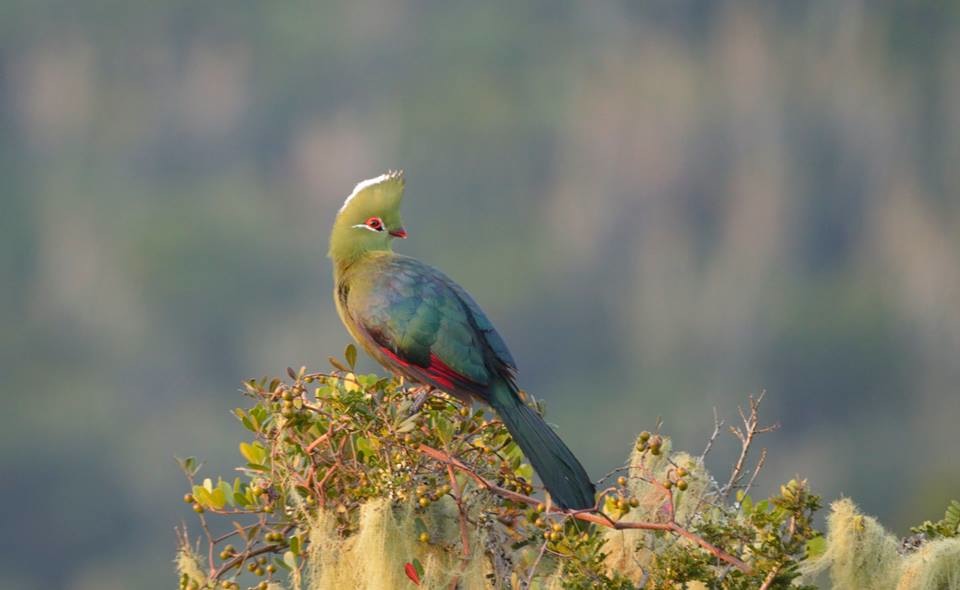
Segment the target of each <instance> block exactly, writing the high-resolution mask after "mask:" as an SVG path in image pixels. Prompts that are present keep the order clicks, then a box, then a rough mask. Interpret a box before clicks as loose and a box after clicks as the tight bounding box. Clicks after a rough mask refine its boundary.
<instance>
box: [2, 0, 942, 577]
mask: <svg viewBox="0 0 960 590" xmlns="http://www.w3.org/2000/svg"><path fill="white" fill-rule="evenodd" d="M958 12H960V10H958V5H957V4H956V3H951V2H933V1H926V0H923V1H919V2H909V3H907V2H899V3H882V4H876V3H874V4H869V5H868V4H865V3H858V2H832V1H822V2H810V3H803V4H798V3H793V2H783V3H760V2H747V1H745V2H704V1H699V0H679V1H678V0H669V1H667V0H654V1H651V2H646V3H631V2H596V3H589V4H583V3H575V2H532V3H526V4H524V5H523V6H522V7H521V6H516V5H515V3H509V2H492V3H476V2H466V1H462V2H446V3H442V4H431V3H425V2H416V1H412V0H411V1H393V0H391V1H382V2H372V3H342V4H333V3H322V2H321V3H308V2H284V3H252V2H236V1H231V2H226V1H212V2H204V3H197V2H187V1H185V0H169V1H167V2H145V1H142V0H135V1H128V2H116V1H111V0H81V1H78V2H65V1H60V0H7V1H5V2H3V3H0V401H2V403H3V412H4V414H3V415H4V418H5V420H4V428H3V429H2V431H0V448H2V449H3V453H2V454H0V470H2V473H3V474H4V476H3V477H2V478H0V500H2V502H3V505H4V506H6V507H8V510H7V511H5V512H4V524H5V527H4V531H5V533H6V534H4V535H2V537H0V587H3V588H10V589H12V590H21V589H33V588H53V587H56V588H67V589H69V590H86V589H93V588H95V589H98V590H100V589H106V590H110V589H113V588H118V589H126V588H131V587H136V588H143V589H145V590H150V589H152V588H167V587H170V584H172V583H174V582H173V579H172V576H171V573H170V571H171V568H170V562H169V556H170V555H171V547H172V546H173V544H174V535H173V532H172V531H171V529H170V527H171V523H174V522H176V521H177V518H178V516H183V517H184V518H187V517H188V516H189V514H188V512H187V510H188V509H187V508H186V507H185V506H183V505H182V504H180V503H179V502H177V501H176V499H177V498H178V497H179V495H180V493H182V491H181V487H182V482H181V480H180V478H179V476H178V470H177V467H176V465H175V464H174V462H173V460H172V459H171V457H172V456H173V455H175V454H180V455H184V454H189V453H191V452H197V451H198V450H199V449H202V450H203V452H204V456H205V458H207V459H208V460H209V462H210V466H211V470H212V471H214V472H217V471H222V470H224V469H228V468H229V466H230V465H232V464H233V459H234V455H235V446H234V440H235V438H234V432H233V431H232V428H233V424H234V420H233V418H232V417H231V416H229V414H228V412H227V409H228V408H231V407H233V405H234V401H233V398H234V396H235V392H233V391H231V390H230V389H229V387H228V388H225V387H224V384H229V383H240V382H241V380H242V379H245V378H248V377H251V376H255V375H262V374H273V373H276V372H277V371H278V369H279V368H281V367H285V366H287V365H296V366H299V365H300V364H306V365H316V364H317V362H318V361H319V360H322V359H324V358H326V356H327V355H329V354H331V353H333V352H336V351H339V350H341V349H342V346H343V343H344V341H345V339H346V334H345V333H344V332H343V330H342V328H341V327H340V326H339V324H338V321H337V319H336V316H335V312H334V310H333V306H332V304H331V303H330V299H329V292H330V289H331V285H330V280H329V277H328V271H329V269H328V266H327V263H326V261H325V260H323V258H322V256H323V252H324V251H325V241H326V233H327V229H328V227H329V225H330V223H331V220H332V217H333V215H334V213H335V211H336V209H337V207H338V206H339V204H340V202H341V201H342V199H343V198H344V197H345V195H346V194H347V193H348V192H349V190H350V188H351V187H352V186H353V184H354V183H355V182H356V181H357V180H360V179H362V178H366V177H369V176H372V175H375V174H378V173H380V172H381V171H382V170H384V169H386V168H388V167H402V168H405V169H406V170H407V174H408V193H407V194H408V198H407V202H406V204H405V216H406V219H407V225H408V229H409V230H410V233H411V239H410V240H408V241H407V242H406V243H404V244H402V246H403V251H404V252H406V253H409V254H413V255H416V256H420V257H422V258H424V259H425V260H427V261H429V262H431V263H434V264H436V265H438V266H440V267H442V268H444V269H445V270H446V271H447V272H448V273H449V274H451V275H452V276H453V277H454V278H456V279H457V280H458V281H460V282H461V283H463V284H464V285H465V286H466V287H467V288H468V289H469V290H470V291H471V293H472V294H473V295H474V296H475V297H476V298H477V299H478V300H479V301H480V302H482V304H483V306H484V307H485V309H486V310H487V311H488V313H489V315H490V316H491V317H492V318H493V319H494V320H495V321H496V323H497V325H498V327H499V329H500V331H501V332H502V333H503V334H504V336H505V338H506V339H507V341H508V342H510V345H511V348H512V350H513V352H514V355H515V356H516V357H517V358H518V361H519V363H520V367H521V376H522V382H523V384H524V386H525V387H526V388H528V389H529V390H531V391H532V392H534V393H536V394H537V395H538V396H541V397H543V398H545V399H547V400H548V401H549V415H550V416H551V420H552V421H554V422H556V423H557V424H558V425H559V426H560V431H561V434H562V435H563V437H564V438H565V439H566V440H568V441H569V442H570V444H571V446H572V447H573V448H574V449H576V450H577V452H578V454H579V455H580V456H581V458H582V459H583V460H584V462H585V463H586V464H587V465H589V466H590V469H591V472H592V473H593V474H594V475H600V474H602V473H605V472H606V471H607V470H609V469H610V468H612V467H613V466H615V465H617V464H619V463H620V462H621V461H622V459H623V457H622V453H623V449H624V448H628V446H629V445H630V442H631V441H632V438H633V436H634V435H635V434H636V432H637V430H638V424H640V423H646V424H649V423H650V422H651V421H653V420H654V418H655V416H657V415H662V416H663V417H664V420H665V423H666V425H667V428H668V429H669V431H670V432H671V434H673V435H674V436H675V439H676V441H677V445H678V447H679V448H687V449H695V448H699V447H700V445H702V444H703V442H704V438H705V436H706V434H707V433H708V432H709V431H710V429H711V427H712V415H711V410H710V408H711V407H712V406H717V407H718V408H721V409H730V408H733V407H735V405H736V404H737V403H738V402H739V401H741V400H742V399H743V397H744V395H745V394H746V393H748V392H756V391H758V390H759V389H760V388H762V387H765V388H767V389H768V390H769V392H770V393H769V396H768V398H767V400H768V401H767V404H768V405H767V407H766V408H767V409H766V416H767V417H769V418H771V419H777V420H780V421H781V422H782V423H783V429H782V430H781V431H780V433H779V434H777V435H775V436H774V437H770V439H769V441H770V442H769V444H770V445H771V446H772V447H773V448H771V454H772V456H774V457H776V458H777V461H776V462H774V463H772V464H770V465H769V466H768V467H767V469H766V471H765V474H764V477H763V478H762V481H760V482H759V486H760V491H761V492H762V491H767V492H769V491H772V490H773V486H774V483H775V482H780V481H786V480H788V479H790V478H791V477H793V475H794V474H795V473H798V472H799V473H802V474H803V475H804V476H806V477H809V478H810V480H811V481H812V482H813V483H814V485H815V487H816V489H817V490H818V491H819V492H821V493H822V494H823V495H824V497H825V498H836V497H838V496H839V495H840V494H841V492H842V493H848V494H850V495H851V496H852V497H854V498H856V500H857V502H858V504H859V505H860V506H861V507H862V508H863V509H864V511H865V512H867V513H870V514H876V515H878V516H879V517H881V519H882V521H883V522H884V523H885V524H887V525H890V526H892V527H893V528H894V529H895V530H896V531H897V532H898V533H900V534H906V533H907V532H908V531H907V526H908V525H909V524H912V523H916V522H921V521H923V520H926V519H930V520H936V519H938V518H940V516H941V515H942V514H943V507H944V506H946V505H947V503H948V501H949V500H950V499H952V498H955V497H956V493H955V490H956V489H957V487H958V485H960V479H958V478H960V475H958V473H957V471H956V469H955V464H956V456H957V439H956V435H955V424H956V422H957V419H958V415H957V411H958V410H957V404H956V399H957V385H956V384H957V383H958V382H960V368H958V364H957V363H956V353H957V350H960V305H957V302H958V301H960V199H958V198H957V195H958V194H960V190H958V188H960V176H958V174H960V168H958V167H957V166H956V162H957V161H958V157H960V106H958V105H960V70H958V61H957V60H956V59H955V58H954V57H953V56H956V55H957V52H958V51H960V36H958V27H960V18H958V17H960V14H958ZM367 366H368V367H369V365H367ZM732 452H733V449H732V448H730V447H721V448H718V449H717V453H716V454H715V455H714V460H716V461H717V462H718V464H720V465H727V464H728V463H729V461H728V460H727V459H728V458H729V455H730V453H732ZM918 458H922V460H920V459H918Z"/></svg>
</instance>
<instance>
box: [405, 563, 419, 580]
mask: <svg viewBox="0 0 960 590" xmlns="http://www.w3.org/2000/svg"><path fill="white" fill-rule="evenodd" d="M403 571H404V572H406V574H407V577H408V578H410V581H411V582H413V583H414V584H416V585H417V586H419V585H420V576H419V575H418V574H417V568H415V567H413V564H412V563H410V562H407V563H405V564H404V565H403Z"/></svg>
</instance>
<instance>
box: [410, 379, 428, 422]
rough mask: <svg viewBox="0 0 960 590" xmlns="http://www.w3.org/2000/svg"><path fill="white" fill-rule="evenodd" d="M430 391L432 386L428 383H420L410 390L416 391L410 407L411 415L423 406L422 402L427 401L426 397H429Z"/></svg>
mask: <svg viewBox="0 0 960 590" xmlns="http://www.w3.org/2000/svg"><path fill="white" fill-rule="evenodd" d="M432 391H433V387H431V386H429V385H421V386H420V387H417V388H415V389H412V390H411V393H413V392H416V397H414V398H413V405H412V406H411V407H410V415H411V416H413V415H414V414H416V413H417V412H419V411H420V408H421V407H422V406H423V403H424V402H425V401H427V398H428V397H430V393H431V392H432Z"/></svg>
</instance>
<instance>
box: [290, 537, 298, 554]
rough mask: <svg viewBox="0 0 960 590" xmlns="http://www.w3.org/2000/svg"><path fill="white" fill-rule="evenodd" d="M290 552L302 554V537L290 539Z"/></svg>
mask: <svg viewBox="0 0 960 590" xmlns="http://www.w3.org/2000/svg"><path fill="white" fill-rule="evenodd" d="M290 551H292V552H293V553H294V554H298V553H300V537H298V536H296V535H294V536H292V537H290Z"/></svg>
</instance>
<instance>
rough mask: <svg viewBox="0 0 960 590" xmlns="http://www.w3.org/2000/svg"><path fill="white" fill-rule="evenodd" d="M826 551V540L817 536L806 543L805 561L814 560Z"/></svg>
mask: <svg viewBox="0 0 960 590" xmlns="http://www.w3.org/2000/svg"><path fill="white" fill-rule="evenodd" d="M826 550H827V539H826V537H824V536H822V535H818V536H816V537H814V538H812V539H810V540H809V541H807V559H816V558H818V557H820V556H821V555H823V554H824V552H826Z"/></svg>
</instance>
